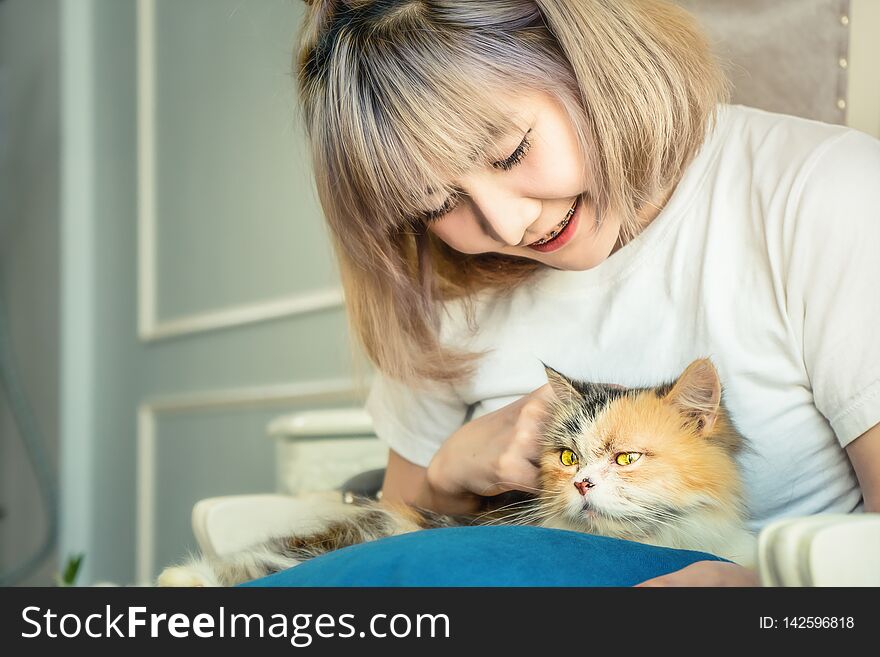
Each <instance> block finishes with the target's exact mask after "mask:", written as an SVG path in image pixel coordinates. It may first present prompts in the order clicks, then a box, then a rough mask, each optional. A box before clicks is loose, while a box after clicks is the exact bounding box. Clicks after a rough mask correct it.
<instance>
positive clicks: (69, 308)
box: [58, 0, 98, 582]
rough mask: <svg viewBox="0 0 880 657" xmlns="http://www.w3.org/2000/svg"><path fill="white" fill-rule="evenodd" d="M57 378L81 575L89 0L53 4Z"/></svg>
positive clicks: (87, 387) (90, 192)
mask: <svg viewBox="0 0 880 657" xmlns="http://www.w3.org/2000/svg"><path fill="white" fill-rule="evenodd" d="M60 11H61V55H62V56H61V62H60V65H61V99H62V103H61V107H62V110H61V128H62V129H61V139H62V148H61V153H62V161H61V173H62V176H61V180H62V190H61V232H60V237H61V244H60V247H61V283H60V284H61V330H60V338H61V354H60V359H61V382H60V390H59V395H60V417H59V429H60V432H61V435H60V438H59V444H58V449H59V464H58V468H59V473H60V489H61V494H60V496H59V504H60V511H59V516H60V523H61V526H60V537H59V546H58V555H59V558H60V559H65V558H67V557H68V556H69V555H72V554H77V553H81V552H82V553H85V554H86V559H85V560H84V561H83V565H82V570H81V572H80V581H81V582H90V581H91V579H92V574H93V573H94V571H95V570H96V568H95V565H94V559H93V556H94V554H95V551H96V550H95V541H96V540H97V539H96V537H95V495H96V492H95V487H96V485H95V481H96V478H97V477H96V476H95V475H96V473H95V450H96V449H97V447H96V444H97V438H96V434H97V429H96V427H97V425H98V423H97V421H96V417H95V413H96V410H95V405H96V401H95V395H96V394H97V393H96V387H95V382H96V379H97V376H96V373H95V368H96V364H95V362H96V352H97V349H98V345H96V344H95V334H96V333H95V330H96V327H95V316H96V311H95V308H96V304H97V300H96V298H95V286H94V278H95V271H96V261H97V256H96V251H97V247H96V241H97V235H96V228H95V223H96V219H95V215H96V211H97V207H98V203H97V200H96V196H97V182H96V177H97V174H96V169H97V156H96V153H95V143H96V134H95V133H96V129H97V127H96V126H95V121H94V117H95V106H96V102H97V101H96V95H97V91H96V89H97V84H98V81H97V80H96V78H95V67H96V64H95V62H96V58H97V54H96V52H95V43H96V38H95V15H96V8H95V2H94V0H83V2H79V3H69V2H62V3H61V7H60Z"/></svg>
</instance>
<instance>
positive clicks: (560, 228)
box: [528, 196, 581, 253]
mask: <svg viewBox="0 0 880 657" xmlns="http://www.w3.org/2000/svg"><path fill="white" fill-rule="evenodd" d="M580 201H581V199H580V196H578V197H577V198H576V199H575V201H574V204H573V205H572V206H571V208H569V210H568V213H567V214H566V215H565V218H564V219H563V220H562V221H560V222H559V224H557V225H556V227H555V228H554V229H553V230H551V231H550V232H549V233H547V235H545V236H544V237H542V238H541V239H539V240H538V241H537V242H532V243H531V244H529V245H528V247H529V248H530V249H533V250H535V251H540V252H541V253H549V252H550V251H556V250H557V249H561V248H562V247H563V246H565V245H566V244H567V243H568V241H569V240H570V239H571V238H572V237H573V236H574V233H575V229H576V228H577V223H578V222H577V220H578V216H579V214H580V213H579V212H578V210H579V209H580V206H581V202H580Z"/></svg>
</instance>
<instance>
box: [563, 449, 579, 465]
mask: <svg viewBox="0 0 880 657" xmlns="http://www.w3.org/2000/svg"><path fill="white" fill-rule="evenodd" d="M559 460H560V461H562V465H577V463H578V457H577V454H575V453H574V452H573V451H571V450H570V449H564V450H562V454H560V455H559Z"/></svg>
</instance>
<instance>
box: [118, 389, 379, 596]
mask: <svg viewBox="0 0 880 657" xmlns="http://www.w3.org/2000/svg"><path fill="white" fill-rule="evenodd" d="M366 383H367V382H365V385H366ZM365 395H366V389H365V388H362V387H359V386H358V385H356V383H355V382H354V381H353V380H352V379H329V380H316V381H304V382H298V383H289V384H283V385H272V386H255V387H250V388H238V389H233V390H211V391H204V392H196V393H189V394H181V395H169V396H166V397H160V398H154V399H150V400H147V401H145V402H144V403H142V404H141V406H140V408H138V422H137V466H136V467H137V508H136V514H137V517H136V521H135V526H136V528H137V538H136V542H135V552H136V553H135V564H136V577H137V582H138V584H139V585H149V584H150V583H151V580H152V578H153V573H154V571H155V568H156V566H157V564H156V563H155V541H156V508H155V501H156V485H157V482H156V440H157V434H156V420H157V418H158V416H159V415H161V414H170V413H192V412H199V411H206V410H211V409H217V408H226V409H232V410H243V409H258V408H265V407H271V406H282V405H293V404H296V405H299V404H308V403H340V404H358V403H361V402H362V401H363V399H364V398H365ZM266 439H267V440H268V439H269V438H268V436H267V438H266Z"/></svg>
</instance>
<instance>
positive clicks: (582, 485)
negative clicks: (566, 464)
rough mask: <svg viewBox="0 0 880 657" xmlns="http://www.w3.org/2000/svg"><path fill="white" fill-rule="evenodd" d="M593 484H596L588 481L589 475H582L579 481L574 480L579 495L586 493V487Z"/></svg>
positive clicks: (590, 486)
mask: <svg viewBox="0 0 880 657" xmlns="http://www.w3.org/2000/svg"><path fill="white" fill-rule="evenodd" d="M595 485H596V484H594V483H593V482H592V481H590V478H589V477H584V478H583V479H581V480H580V481H576V482H574V487H575V488H577V489H578V492H579V493H580V494H581V495H586V494H587V489H588V488H592V487H593V486H595Z"/></svg>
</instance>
